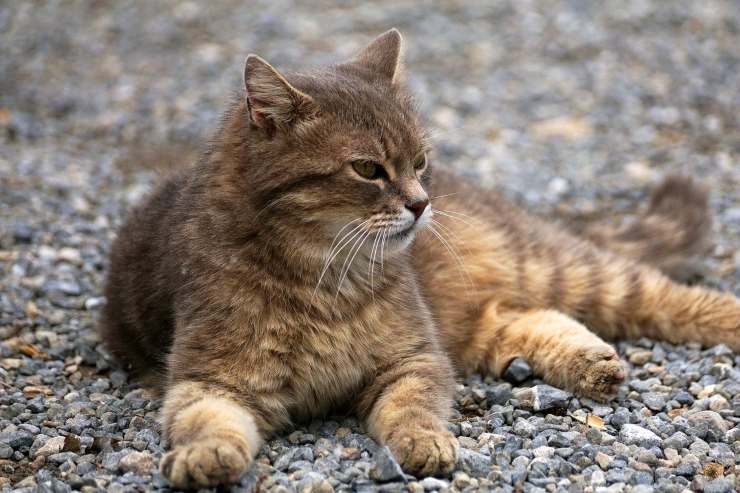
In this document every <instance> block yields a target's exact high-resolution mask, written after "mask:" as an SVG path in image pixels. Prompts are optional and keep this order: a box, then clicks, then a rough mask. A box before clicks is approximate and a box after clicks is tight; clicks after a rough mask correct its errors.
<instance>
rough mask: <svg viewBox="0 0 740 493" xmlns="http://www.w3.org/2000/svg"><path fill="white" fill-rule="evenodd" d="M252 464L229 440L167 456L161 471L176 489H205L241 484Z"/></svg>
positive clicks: (191, 446) (207, 442)
mask: <svg viewBox="0 0 740 493" xmlns="http://www.w3.org/2000/svg"><path fill="white" fill-rule="evenodd" d="M249 463H250V459H249V456H248V454H247V453H246V451H245V450H243V448H242V447H240V446H238V445H236V444H233V443H231V442H229V441H226V440H221V439H209V440H204V441H203V442H200V443H191V444H188V445H183V446H180V447H177V448H175V449H174V450H172V451H171V452H168V453H167V454H165V456H164V457H163V458H162V464H161V466H160V468H161V470H162V474H164V475H165V476H166V477H167V478H168V479H169V480H170V482H171V483H172V485H173V486H175V487H176V488H183V489H188V488H206V487H209V486H217V485H220V484H231V483H235V482H237V481H239V478H240V477H241V475H242V474H243V473H244V472H245V471H246V470H247V468H248V466H249Z"/></svg>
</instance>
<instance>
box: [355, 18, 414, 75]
mask: <svg viewBox="0 0 740 493" xmlns="http://www.w3.org/2000/svg"><path fill="white" fill-rule="evenodd" d="M402 59H403V38H402V37H401V33H400V32H398V29H395V28H393V29H391V30H390V31H386V32H384V33H383V34H381V35H380V36H378V37H377V38H375V39H374V40H373V41H372V42H371V43H370V44H369V45H367V46H366V47H365V49H363V50H362V51H361V52H360V53H358V54H357V55H356V56H355V57H354V58H352V59H351V60H350V61H349V62H348V63H349V64H353V65H356V66H360V67H362V68H364V69H365V70H367V71H369V72H370V73H371V74H372V75H373V76H375V77H381V78H383V79H385V80H388V81H390V82H391V83H395V82H397V81H398V80H399V78H400V75H401V72H402V68H403V60H402Z"/></svg>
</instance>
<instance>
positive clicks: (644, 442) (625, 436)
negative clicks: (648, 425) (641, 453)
mask: <svg viewBox="0 0 740 493" xmlns="http://www.w3.org/2000/svg"><path fill="white" fill-rule="evenodd" d="M619 438H620V439H621V440H622V441H623V442H624V443H626V444H627V445H639V446H641V447H646V448H650V447H658V446H660V444H661V442H662V440H661V439H660V437H659V436H658V435H656V434H655V433H653V432H652V431H650V430H648V429H645V428H643V427H642V426H638V425H633V424H626V425H624V426H622V428H621V429H620V430H619Z"/></svg>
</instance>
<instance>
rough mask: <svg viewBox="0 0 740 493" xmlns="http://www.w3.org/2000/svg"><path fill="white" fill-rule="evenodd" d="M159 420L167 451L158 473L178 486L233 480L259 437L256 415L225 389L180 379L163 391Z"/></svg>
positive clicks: (211, 483)
mask: <svg viewBox="0 0 740 493" xmlns="http://www.w3.org/2000/svg"><path fill="white" fill-rule="evenodd" d="M163 418H164V426H165V430H166V433H167V438H168V440H169V442H170V447H171V448H172V451H171V452H168V453H167V454H165V456H164V457H163V458H162V463H161V469H162V473H163V474H164V475H165V476H166V477H167V478H169V480H170V481H171V482H172V484H173V485H174V486H175V487H177V488H205V487H208V486H215V485H219V484H228V483H234V482H237V481H238V480H239V478H240V476H241V475H242V474H243V473H244V472H245V471H246V470H247V468H248V467H249V465H250V464H251V462H252V459H253V457H254V455H255V454H256V452H257V450H258V449H259V447H260V445H261V443H262V438H261V436H260V432H259V430H258V427H257V423H256V420H255V416H254V415H253V414H252V413H251V412H250V411H249V410H248V409H247V408H246V407H244V406H243V405H242V404H240V403H239V402H237V400H236V399H235V398H233V397H232V396H229V395H228V393H227V392H225V391H220V390H218V389H215V388H211V387H209V386H206V385H204V384H201V383H196V382H182V383H178V384H175V385H174V386H173V387H172V388H170V389H169V390H168V391H167V395H166V397H165V400H164V409H163Z"/></svg>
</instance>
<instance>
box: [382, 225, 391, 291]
mask: <svg viewBox="0 0 740 493" xmlns="http://www.w3.org/2000/svg"><path fill="white" fill-rule="evenodd" d="M389 231H390V226H386V227H385V228H383V239H382V240H381V242H380V275H381V276H382V277H383V281H385V262H384V260H385V240H387V239H388V232H389Z"/></svg>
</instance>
